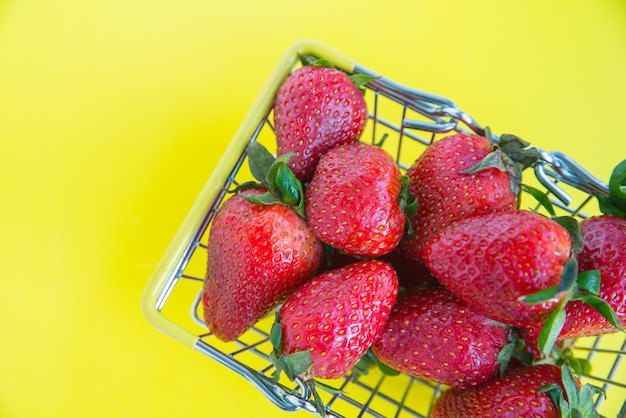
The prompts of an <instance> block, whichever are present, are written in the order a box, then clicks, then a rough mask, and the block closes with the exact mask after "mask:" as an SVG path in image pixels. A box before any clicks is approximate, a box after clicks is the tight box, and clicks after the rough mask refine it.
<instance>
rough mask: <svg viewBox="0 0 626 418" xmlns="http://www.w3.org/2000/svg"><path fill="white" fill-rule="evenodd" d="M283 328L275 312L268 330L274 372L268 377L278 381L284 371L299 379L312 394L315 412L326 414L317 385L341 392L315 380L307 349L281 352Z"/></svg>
mask: <svg viewBox="0 0 626 418" xmlns="http://www.w3.org/2000/svg"><path fill="white" fill-rule="evenodd" d="M282 339H283V328H282V325H281V323H280V314H279V313H278V312H276V316H275V320H274V324H272V328H271V330H270V342H271V343H272V351H271V352H270V355H269V357H270V361H271V362H272V364H273V365H274V374H273V375H272V376H271V377H270V379H271V380H272V381H275V382H276V381H278V379H279V378H280V375H281V373H283V372H284V373H285V375H286V376H287V378H289V380H291V381H292V382H295V381H297V380H300V381H302V382H303V383H304V385H305V386H306V388H307V390H308V391H309V393H310V394H311V395H312V396H313V403H314V405H315V409H316V411H317V413H318V414H319V415H320V416H321V417H325V416H326V405H325V404H324V401H323V399H322V398H321V397H320V395H319V392H318V391H317V386H320V387H323V388H324V389H325V390H327V391H329V392H331V393H338V392H341V391H340V390H339V389H336V388H333V387H332V386H329V385H327V384H325V383H322V382H319V381H316V380H315V375H314V373H313V371H312V370H313V359H312V357H311V353H310V352H309V351H308V350H302V351H296V352H293V353H291V354H287V355H285V354H283V352H282Z"/></svg>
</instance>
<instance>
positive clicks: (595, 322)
mask: <svg viewBox="0 0 626 418" xmlns="http://www.w3.org/2000/svg"><path fill="white" fill-rule="evenodd" d="M580 229H581V232H582V241H583V248H582V251H581V252H580V253H579V254H578V256H577V260H578V265H579V270H580V271H581V272H594V271H599V272H600V275H599V279H600V282H599V283H598V284H597V285H599V288H598V289H597V293H598V295H597V296H598V297H599V298H601V299H603V300H604V301H605V302H607V304H608V306H610V308H612V309H613V311H614V312H615V315H616V319H615V320H617V321H619V322H620V323H621V325H622V326H624V325H626V251H625V250H624V249H625V248H626V219H624V218H619V217H617V216H613V215H600V216H594V217H591V218H588V219H584V220H583V221H581V222H580ZM589 298H590V296H589V295H588V294H585V295H583V297H582V298H576V297H574V299H573V300H570V301H569V302H568V303H567V305H565V321H564V324H563V328H562V330H561V331H560V333H559V335H558V337H557V338H556V341H557V342H562V341H564V340H567V339H570V338H575V337H588V336H598V335H604V334H607V333H613V332H617V331H618V328H616V327H615V326H614V325H612V324H611V323H610V322H609V320H608V319H606V318H605V315H603V314H602V313H601V312H602V311H601V310H597V309H596V308H597V305H595V307H594V306H593V305H594V300H590V299H589ZM589 302H591V304H590V303H589ZM542 326H543V322H534V323H532V324H530V325H529V326H528V327H526V328H525V329H524V330H523V331H522V337H523V339H524V340H525V341H526V343H527V346H528V349H529V350H530V351H531V352H533V353H535V354H538V350H537V345H538V343H537V341H538V338H539V332H540V330H541V328H542Z"/></svg>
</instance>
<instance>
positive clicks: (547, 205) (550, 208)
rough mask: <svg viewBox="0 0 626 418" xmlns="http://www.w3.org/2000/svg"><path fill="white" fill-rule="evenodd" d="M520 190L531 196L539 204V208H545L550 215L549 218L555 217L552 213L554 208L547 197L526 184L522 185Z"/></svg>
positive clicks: (554, 213)
mask: <svg viewBox="0 0 626 418" xmlns="http://www.w3.org/2000/svg"><path fill="white" fill-rule="evenodd" d="M522 190H523V191H525V192H526V193H528V194H529V195H531V196H532V197H534V198H535V200H537V202H539V204H540V205H541V206H543V207H544V208H545V210H546V211H548V213H549V214H550V216H556V212H555V211H554V206H553V205H552V202H551V201H550V198H549V197H548V195H547V194H546V193H545V192H544V191H542V190H539V189H537V188H535V187H532V186H529V185H527V184H522Z"/></svg>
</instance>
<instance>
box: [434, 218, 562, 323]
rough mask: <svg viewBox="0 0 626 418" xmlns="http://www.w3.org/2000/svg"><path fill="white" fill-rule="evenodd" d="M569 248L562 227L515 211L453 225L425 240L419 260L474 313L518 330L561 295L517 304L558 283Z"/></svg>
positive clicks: (540, 316)
mask: <svg viewBox="0 0 626 418" xmlns="http://www.w3.org/2000/svg"><path fill="white" fill-rule="evenodd" d="M570 249H571V239H570V236H569V233H568V232H567V230H566V229H565V228H564V227H562V226H561V225H559V224H558V223H556V222H555V221H553V220H552V219H550V218H547V217H545V216H542V215H539V214H537V213H534V212H530V211H523V210H516V211H512V212H502V213H492V214H488V215H483V216H475V217H470V218H466V219H463V220H460V221H458V222H457V223H455V224H454V225H452V226H450V227H448V228H446V229H445V230H443V232H441V233H440V234H438V235H437V236H435V237H434V238H433V239H432V240H431V241H430V243H429V244H428V246H427V247H426V249H425V252H424V258H425V263H426V265H427V266H428V268H429V269H430V270H431V272H432V273H433V275H434V276H435V277H436V278H437V279H438V280H439V281H440V282H441V283H442V284H443V285H445V286H446V287H448V288H449V289H450V290H451V291H452V292H453V293H454V294H456V295H457V296H458V297H459V298H461V299H462V300H464V301H465V302H466V303H467V304H468V305H470V306H471V307H472V308H473V309H474V310H475V311H477V312H479V313H482V314H483V315H485V316H487V317H489V318H491V319H493V320H495V321H498V322H501V323H503V324H507V325H513V326H520V327H523V326H525V325H527V324H529V323H530V322H532V321H534V320H540V319H541V318H544V317H545V316H547V314H548V313H549V312H550V311H551V310H553V309H554V308H556V306H557V304H558V302H559V301H560V300H562V299H563V298H564V297H565V294H559V295H557V296H555V298H554V299H551V300H548V301H544V302H540V303H536V304H532V305H531V304H527V303H525V302H523V301H521V300H520V298H521V297H524V296H527V295H530V294H533V293H536V292H538V291H539V290H543V289H546V288H548V287H551V286H557V285H558V284H559V282H560V278H561V273H562V272H563V267H564V264H565V262H566V261H567V260H568V259H569V256H570Z"/></svg>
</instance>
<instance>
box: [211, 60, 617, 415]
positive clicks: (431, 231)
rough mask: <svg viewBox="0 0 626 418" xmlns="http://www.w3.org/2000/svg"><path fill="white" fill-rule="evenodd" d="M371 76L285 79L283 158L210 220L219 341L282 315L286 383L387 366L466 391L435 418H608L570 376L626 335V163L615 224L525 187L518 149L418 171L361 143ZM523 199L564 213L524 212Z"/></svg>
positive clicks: (257, 169)
mask: <svg viewBox="0 0 626 418" xmlns="http://www.w3.org/2000/svg"><path fill="white" fill-rule="evenodd" d="M366 82H368V79H367V78H363V77H350V76H349V75H348V74H346V73H344V72H342V71H340V70H337V69H335V68H333V67H332V66H330V65H328V63H326V62H325V61H317V62H314V63H308V62H307V63H306V65H303V66H302V67H300V68H298V69H297V70H295V71H294V72H293V73H292V74H291V75H290V76H289V77H288V78H287V79H286V80H285V81H284V82H283V84H282V85H281V87H280V89H279V90H278V92H277V94H276V97H275V100H274V109H273V110H274V112H273V116H274V128H275V132H276V141H277V143H276V145H277V148H276V149H277V152H276V156H274V155H272V154H270V153H269V152H268V151H267V150H266V149H265V148H264V147H263V146H261V145H260V144H258V143H253V144H251V145H250V147H249V151H248V152H249V154H248V160H249V163H250V170H251V172H252V174H253V175H254V177H255V179H256V181H252V182H249V183H244V184H241V185H239V186H238V188H237V190H235V193H233V194H232V195H230V196H229V198H228V199H227V200H226V201H225V202H224V204H223V205H222V206H221V207H220V209H219V210H218V212H217V213H216V215H215V217H214V219H213V221H212V224H211V230H210V235H209V241H208V264H207V274H206V279H205V281H204V288H203V297H202V302H203V307H204V317H205V321H206V324H207V326H208V327H209V329H210V330H211V332H212V333H213V335H215V336H216V337H217V338H219V339H220V340H223V341H232V340H234V339H236V338H238V337H239V336H240V335H242V334H243V333H244V332H245V331H246V330H248V329H249V328H251V327H252V326H253V325H254V324H255V323H256V322H257V321H258V320H260V319H261V318H263V317H265V316H267V315H269V314H270V313H272V312H276V323H275V324H274V327H273V329H272V334H271V340H272V344H273V347H274V350H273V352H272V354H271V358H272V361H273V362H274V365H275V366H276V375H278V374H280V373H282V372H284V373H286V374H287V376H289V378H291V379H295V378H296V377H299V378H302V379H303V380H304V381H305V382H307V384H309V385H310V386H311V388H312V389H314V387H315V384H316V383H315V382H316V380H315V379H334V378H339V377H342V376H345V375H348V374H349V373H356V372H357V370H361V369H362V367H361V366H362V364H363V361H364V359H371V358H375V359H376V362H379V363H380V365H381V368H382V367H383V366H384V368H385V369H389V368H391V369H393V370H395V371H397V372H401V373H406V374H409V375H412V376H417V377H420V378H424V379H429V380H431V381H434V382H438V383H441V384H443V385H445V386H446V387H447V388H449V389H448V390H446V391H445V392H444V393H443V395H442V396H441V397H440V398H439V399H438V400H437V402H436V403H435V405H434V407H433V409H432V411H431V416H433V417H449V416H486V415H489V416H505V415H506V414H507V413H508V414H510V416H529V415H531V414H532V415H533V416H535V415H536V416H539V415H540V416H554V417H557V416H561V413H562V412H560V410H562V409H563V408H569V409H570V410H572V411H575V412H576V413H580V414H582V416H586V417H587V416H593V414H594V410H593V402H592V398H593V396H594V395H596V394H597V391H598V390H599V389H597V388H594V387H590V386H589V385H585V386H583V387H582V388H581V387H580V386H581V385H580V382H579V381H578V379H576V377H575V374H572V373H571V371H570V370H572V369H573V370H577V371H580V368H581V367H583V366H584V365H581V362H579V361H576V360H575V359H567V358H562V357H559V353H561V352H562V350H561V349H562V348H563V347H565V346H566V344H567V343H566V342H567V340H569V339H571V338H574V337H580V336H590V335H602V334H605V333H610V332H618V331H620V330H622V325H623V324H626V252H625V251H624V248H626V219H625V218H626V191H625V185H626V181H625V180H624V174H625V172H626V161H625V162H624V163H622V164H621V165H620V166H618V167H617V168H616V170H615V171H614V174H613V176H612V178H611V182H610V189H611V195H610V196H602V197H599V200H600V206H601V208H602V210H603V212H604V214H603V215H601V216H596V217H592V218H589V219H585V220H584V221H582V222H577V221H576V220H575V219H574V218H571V217H568V216H556V214H555V213H554V210H553V208H552V207H551V205H550V203H549V200H548V199H547V198H546V196H545V195H541V192H539V191H538V190H536V189H533V188H532V187H530V186H527V185H523V184H522V183H521V172H522V170H523V169H524V168H526V166H528V165H529V164H528V163H527V161H525V162H524V163H521V162H520V161H521V160H517V159H512V158H511V157H509V155H508V154H507V152H506V144H505V142H506V141H501V143H499V146H494V144H492V142H490V141H489V140H488V139H487V138H486V137H483V136H478V135H470V134H464V133H458V134H454V135H451V136H448V137H445V138H443V139H440V140H437V141H435V142H434V143H433V144H432V145H431V146H429V147H428V148H427V149H426V150H425V152H424V153H423V154H422V155H420V156H419V157H417V158H416V160H415V162H414V164H413V165H412V166H411V167H410V168H409V169H408V170H407V171H406V173H404V174H403V173H402V172H401V170H400V168H399V167H398V165H397V163H396V162H395V160H394V159H393V158H392V157H391V156H390V155H389V154H388V153H387V152H386V151H385V150H383V149H382V148H381V147H380V146H377V145H370V144H366V143H363V142H359V139H360V138H361V135H362V133H363V130H364V128H365V125H366V122H367V119H368V109H367V107H366V103H365V101H364V98H363V94H362V91H361V88H362V85H363V83H366ZM502 138H503V139H506V138H509V139H511V141H512V142H515V143H517V144H518V145H519V143H520V142H521V140H519V139H518V138H515V137H511V136H506V137H505V136H503V137H502ZM522 148H523V147H522ZM531 164H532V163H531ZM522 190H523V191H527V192H529V193H530V194H532V195H533V196H535V197H536V198H537V200H538V201H539V202H540V204H542V205H544V207H545V209H546V211H547V212H548V213H549V214H550V215H549V216H544V215H541V214H539V213H536V212H534V211H531V210H525V209H520V208H519V196H520V192H521V191H522ZM538 363H542V364H541V365H539V364H538ZM317 384H320V383H319V382H318V383H317ZM577 389H580V390H577ZM312 393H313V395H314V401H315V403H316V406H317V409H318V411H319V412H320V414H321V415H322V416H323V415H324V414H325V412H324V411H325V409H324V404H323V402H322V400H321V399H320V398H319V396H318V395H317V392H316V391H315V390H313V391H312ZM590 405H591V406H590ZM490 414H491V415H490ZM506 416H509V415H506ZM564 416H565V415H564Z"/></svg>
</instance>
